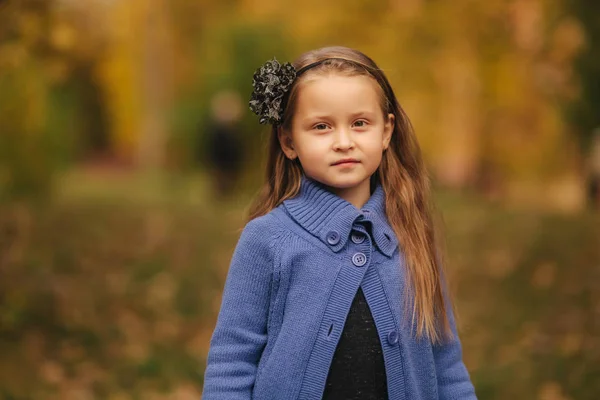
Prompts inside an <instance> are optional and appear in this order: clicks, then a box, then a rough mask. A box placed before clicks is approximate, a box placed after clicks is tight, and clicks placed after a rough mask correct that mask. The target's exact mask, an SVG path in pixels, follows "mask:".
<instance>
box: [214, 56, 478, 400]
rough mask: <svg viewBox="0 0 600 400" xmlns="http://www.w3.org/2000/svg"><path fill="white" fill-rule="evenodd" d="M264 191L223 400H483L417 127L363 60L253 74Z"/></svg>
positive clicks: (221, 381)
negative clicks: (452, 296)
mask: <svg viewBox="0 0 600 400" xmlns="http://www.w3.org/2000/svg"><path fill="white" fill-rule="evenodd" d="M253 87H254V93H253V94H252V100H251V101H250V108H251V109H252V111H254V112H255V113H256V114H258V116H259V117H260V122H261V123H269V124H271V125H272V129H271V139H270V147H269V158H268V161H267V182H266V184H265V186H264V189H263V191H262V193H261V194H260V196H259V197H258V199H257V200H256V202H255V203H254V206H253V207H252V209H251V212H250V222H249V223H248V224H247V225H246V227H245V228H244V230H243V232H242V234H241V237H240V239H239V242H238V245H237V247H236V250H235V252H234V255H233V258H232V261H231V266H230V269H229V274H228V277H227V282H226V284H225V290H224V293H223V300H222V304H221V310H220V313H219V317H218V321H217V325H216V328H215V331H214V333H213V337H212V340H211V345H210V351H209V354H208V365H207V368H206V374H205V376H204V379H205V380H204V392H203V398H204V400H213V399H226V400H234V399H255V400H263V399H277V400H285V399H344V400H348V399H390V400H396V399H405V400H415V399H475V398H476V397H475V393H474V389H473V385H472V384H471V382H470V379H469V374H468V372H467V370H466V368H465V366H464V364H463V361H462V351H461V345H460V342H459V339H458V337H457V333H456V327H455V323H454V318H453V313H452V308H451V305H450V302H449V300H448V297H447V295H446V289H445V288H446V285H445V283H444V275H443V273H442V266H441V265H440V261H439V259H438V254H437V249H436V246H435V237H434V228H433V226H432V217H431V215H430V211H429V209H428V198H429V185H428V180H427V176H426V172H425V168H424V166H423V161H422V158H421V153H420V150H419V146H418V144H417V141H416V138H415V135H414V133H413V131H412V129H411V125H410V122H409V120H408V118H407V116H406V114H405V113H404V111H403V110H402V108H401V107H400V105H399V104H398V100H397V99H396V96H395V94H394V92H393V90H392V88H391V86H390V84H389V82H388V80H387V78H386V77H385V75H384V74H383V72H382V71H381V70H380V69H379V68H378V67H377V65H376V64H375V63H374V62H373V60H371V59H370V58H369V57H367V56H366V55H364V54H362V53H361V52H359V51H356V50H352V49H348V48H344V47H329V48H322V49H318V50H314V51H310V52H308V53H305V54H303V55H302V56H300V58H299V59H298V60H296V62H294V64H293V65H291V64H289V63H287V64H284V65H280V64H279V63H278V62H277V61H275V60H273V61H269V62H267V63H266V64H265V65H264V66H262V67H261V68H260V69H259V70H257V72H256V73H255V75H254V82H253Z"/></svg>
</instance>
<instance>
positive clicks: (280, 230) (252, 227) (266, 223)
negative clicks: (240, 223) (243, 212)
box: [240, 207, 289, 245]
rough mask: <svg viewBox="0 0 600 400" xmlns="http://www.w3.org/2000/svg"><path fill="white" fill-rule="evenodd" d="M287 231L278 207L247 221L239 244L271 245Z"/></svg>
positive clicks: (283, 217)
mask: <svg viewBox="0 0 600 400" xmlns="http://www.w3.org/2000/svg"><path fill="white" fill-rule="evenodd" d="M288 229H289V228H288V227H286V224H285V216H284V214H282V210H281V209H280V207H277V208H274V209H273V210H271V211H270V212H269V213H267V214H265V215H261V216H260V217H256V218H254V219H252V220H250V221H248V222H247V223H246V225H245V226H244V228H243V230H242V234H241V236H240V242H241V241H244V242H250V243H253V244H254V245H260V244H265V245H272V244H273V243H274V241H275V240H276V239H277V238H279V237H281V236H282V235H283V234H284V233H285V232H286V231H287V230H288Z"/></svg>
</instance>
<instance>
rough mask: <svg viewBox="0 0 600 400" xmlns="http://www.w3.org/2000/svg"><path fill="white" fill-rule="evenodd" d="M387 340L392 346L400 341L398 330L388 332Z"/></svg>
mask: <svg viewBox="0 0 600 400" xmlns="http://www.w3.org/2000/svg"><path fill="white" fill-rule="evenodd" d="M387 340H388V343H389V344H390V345H392V346H393V345H395V344H396V343H398V332H396V331H395V330H394V331H390V333H388V335H387Z"/></svg>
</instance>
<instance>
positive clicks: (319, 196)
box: [283, 176, 398, 257]
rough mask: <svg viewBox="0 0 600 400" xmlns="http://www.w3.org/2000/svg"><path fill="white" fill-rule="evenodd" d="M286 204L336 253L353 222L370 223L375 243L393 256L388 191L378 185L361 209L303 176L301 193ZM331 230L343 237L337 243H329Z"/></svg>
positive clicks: (382, 250)
mask: <svg viewBox="0 0 600 400" xmlns="http://www.w3.org/2000/svg"><path fill="white" fill-rule="evenodd" d="M283 204H284V206H285V208H286V210H287V211H288V212H289V214H290V215H291V216H292V218H293V219H294V220H295V221H296V222H297V223H298V224H300V225H301V226H302V227H303V228H304V229H306V230H307V231H308V232H310V233H311V234H312V235H314V236H316V237H317V238H319V239H320V240H321V241H322V242H323V243H325V244H326V245H327V246H329V247H330V248H331V249H332V250H333V251H335V252H338V251H340V250H341V249H342V248H343V247H344V245H345V244H346V241H347V240H348V238H349V237H350V232H351V231H352V224H354V222H365V223H370V224H371V235H372V237H373V240H374V242H375V245H376V246H377V247H378V248H379V250H381V252H382V253H383V254H385V255H386V256H388V257H391V256H392V254H394V250H395V249H396V246H398V239H397V238H396V235H395V233H394V231H393V229H392V228H391V227H390V225H389V223H388V220H387V216H386V214H385V193H384V192H383V188H382V187H381V185H379V184H378V185H377V187H376V188H375V191H374V192H373V194H372V195H371V198H370V199H369V200H368V201H367V203H366V204H365V205H364V206H363V207H362V209H360V210H359V209H357V208H356V207H355V206H354V205H352V204H350V203H349V202H347V201H346V200H344V199H342V198H341V197H339V196H337V195H335V194H333V193H331V192H330V191H328V190H327V189H326V188H325V187H324V185H323V184H321V183H319V182H317V181H315V180H312V179H310V178H307V177H306V176H303V177H302V183H301V186H300V192H299V193H298V195H297V196H296V197H294V198H291V199H288V200H285V201H284V202H283ZM332 232H335V233H337V234H339V238H340V240H339V242H337V243H336V244H335V245H331V244H330V243H329V242H328V237H329V235H330V234H331V233H332Z"/></svg>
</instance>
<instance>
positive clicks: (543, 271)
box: [531, 262, 556, 289]
mask: <svg viewBox="0 0 600 400" xmlns="http://www.w3.org/2000/svg"><path fill="white" fill-rule="evenodd" d="M555 277H556V265H555V264H554V263H552V262H545V263H542V264H540V265H538V267H537V268H536V269H535V271H534V273H533V276H532V277H531V286H533V287H534V288H536V289H549V288H550V287H551V286H552V284H553V283H554V279H555Z"/></svg>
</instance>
